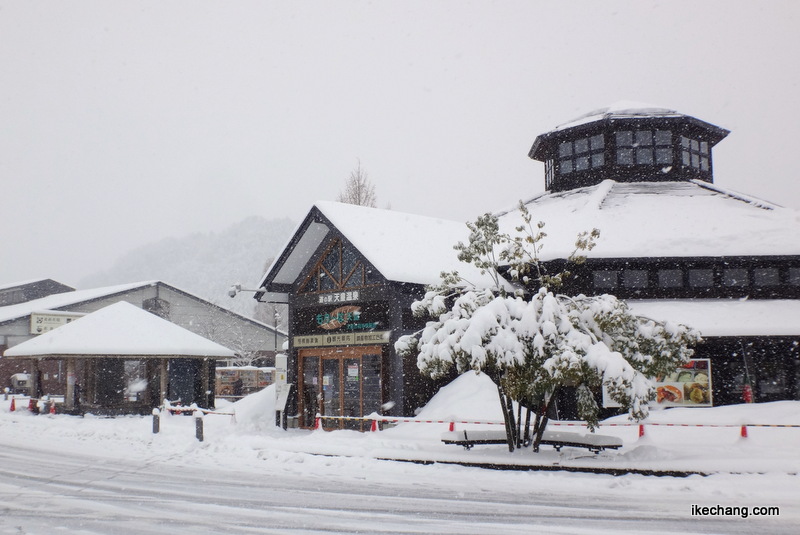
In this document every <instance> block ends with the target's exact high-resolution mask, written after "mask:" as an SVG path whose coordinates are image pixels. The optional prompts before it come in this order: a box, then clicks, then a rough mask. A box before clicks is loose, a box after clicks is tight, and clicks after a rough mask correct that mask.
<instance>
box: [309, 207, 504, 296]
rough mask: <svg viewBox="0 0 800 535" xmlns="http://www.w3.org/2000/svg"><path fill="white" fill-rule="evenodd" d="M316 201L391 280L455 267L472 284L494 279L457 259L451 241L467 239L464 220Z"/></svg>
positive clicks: (427, 278) (417, 278) (435, 277)
mask: <svg viewBox="0 0 800 535" xmlns="http://www.w3.org/2000/svg"><path fill="white" fill-rule="evenodd" d="M316 207H317V208H318V209H319V210H320V211H321V212H322V213H323V214H324V215H325V217H327V218H328V219H329V220H330V222H331V223H333V224H334V225H335V226H336V228H338V229H339V230H340V231H341V232H342V233H343V234H344V235H345V236H346V237H347V239H348V240H349V241H350V242H351V243H352V244H353V245H354V246H355V247H356V248H357V249H358V250H359V251H360V252H361V254H363V255H364V256H366V258H367V260H369V262H370V263H372V265H373V266H375V268H377V270H378V271H380V273H381V274H382V275H383V276H384V277H386V278H387V279H389V280H392V281H398V282H411V283H419V284H437V283H439V282H441V280H440V277H439V275H440V273H441V272H442V271H452V270H457V271H458V272H459V274H460V275H461V276H462V277H464V278H465V279H466V280H468V281H469V282H471V283H473V284H476V285H487V286H488V285H492V284H493V282H492V280H491V279H490V278H489V277H488V276H487V275H485V274H484V275H481V273H480V271H479V270H478V269H477V268H475V267H474V266H472V265H471V264H465V263H463V262H460V261H459V260H458V257H457V253H456V251H455V250H454V249H453V246H454V245H455V244H456V243H458V242H459V241H461V242H466V241H467V240H468V238H469V229H467V226H466V224H465V223H460V222H456V221H449V220H446V219H438V218H433V217H426V216H420V215H413V214H406V213H402V212H396V211H394V210H381V209H377V208H366V207H363V206H356V205H352V204H343V203H337V202H323V201H320V202H317V203H316Z"/></svg>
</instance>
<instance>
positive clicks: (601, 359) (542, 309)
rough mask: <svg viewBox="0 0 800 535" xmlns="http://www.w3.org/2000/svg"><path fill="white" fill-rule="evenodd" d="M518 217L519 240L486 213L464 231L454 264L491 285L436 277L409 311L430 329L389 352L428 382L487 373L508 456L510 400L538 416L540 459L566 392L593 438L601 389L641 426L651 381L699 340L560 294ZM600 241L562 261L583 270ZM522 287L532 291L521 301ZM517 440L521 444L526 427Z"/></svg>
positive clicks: (604, 304)
mask: <svg viewBox="0 0 800 535" xmlns="http://www.w3.org/2000/svg"><path fill="white" fill-rule="evenodd" d="M519 208H520V212H521V215H522V220H523V222H524V224H523V225H521V226H519V227H517V228H516V234H514V235H511V234H507V233H504V232H501V230H500V228H499V222H498V220H497V218H496V217H495V216H493V215H491V214H486V215H484V216H482V217H480V218H479V219H478V220H476V221H475V222H474V223H470V224H468V228H469V230H470V236H469V242H468V243H467V244H464V243H458V244H457V245H456V246H455V249H456V250H457V251H458V257H459V259H460V260H462V261H463V262H467V263H471V264H473V265H475V266H476V267H478V268H480V269H481V271H482V272H483V273H487V274H489V275H491V277H492V279H493V280H494V283H495V284H494V286H493V287H490V288H478V287H475V286H474V285H472V284H470V283H468V282H467V281H465V280H464V279H462V278H461V277H460V276H459V275H458V273H457V272H452V273H442V283H441V284H440V285H438V286H435V287H430V288H428V291H427V292H426V294H425V297H424V298H423V299H421V300H419V301H416V302H414V303H413V305H412V310H413V312H414V314H415V315H416V316H418V317H427V318H429V320H430V321H428V323H427V326H426V327H425V328H424V329H423V330H422V331H420V332H418V333H415V334H414V335H409V336H405V337H402V338H401V339H400V340H399V341H398V342H397V343H396V345H395V347H396V349H397V350H398V351H399V352H400V353H402V354H406V355H411V354H416V355H417V364H418V367H419V369H420V370H421V372H422V373H423V374H425V375H428V376H430V377H432V378H440V377H443V376H446V375H447V374H449V373H451V371H452V370H453V369H455V370H456V371H458V372H459V373H463V372H465V371H468V370H475V371H482V372H485V373H487V374H488V375H489V376H490V377H491V378H492V379H493V380H494V381H495V383H496V384H497V385H498V388H499V390H500V400H501V405H502V406H503V409H504V415H505V416H506V424H507V425H506V431H507V434H508V437H509V447H510V448H511V449H513V447H514V446H515V445H516V446H519V445H520V443H521V442H522V441H523V439H522V437H521V436H520V428H519V427H518V425H519V424H521V422H515V418H514V414H513V410H510V408H511V407H513V404H512V403H511V402H512V400H513V401H515V402H516V403H517V404H518V405H519V406H525V407H527V408H528V409H529V411H531V410H532V411H533V412H534V413H535V414H536V421H535V424H534V437H533V439H532V441H533V446H534V451H538V444H539V441H540V440H541V437H542V433H543V432H544V428H545V426H546V425H547V414H548V409H549V405H550V403H551V401H552V400H553V399H554V398H555V397H556V395H557V394H558V391H559V389H561V388H562V387H564V386H574V387H577V388H576V390H577V393H578V414H579V417H580V418H581V419H583V420H585V421H586V422H587V424H588V426H589V428H590V429H591V430H594V429H595V427H596V426H597V424H598V416H599V407H598V405H597V402H596V401H595V395H594V393H595V392H598V391H599V390H600V388H603V387H604V388H605V389H606V390H607V392H608V394H609V396H610V397H611V399H613V400H614V401H616V402H618V403H620V404H621V405H622V407H623V408H624V409H625V410H627V411H628V412H629V414H630V417H631V418H632V419H635V420H639V419H642V418H644V417H646V416H647V413H648V403H649V402H650V401H651V400H652V399H654V397H655V390H654V387H653V385H652V382H651V380H650V378H652V377H657V376H660V375H664V374H666V373H669V372H672V371H674V370H675V368H676V367H677V366H679V365H681V364H683V363H685V362H686V361H687V360H688V359H689V358H690V357H691V355H692V353H693V351H692V350H691V349H690V345H692V344H694V343H696V342H697V341H698V340H699V334H698V333H697V332H696V331H694V330H692V329H690V328H688V327H686V326H683V325H676V324H671V323H664V322H658V321H655V320H652V319H649V318H645V317H641V316H637V315H635V314H633V313H632V312H631V311H630V309H629V308H628V306H627V305H626V303H625V302H624V301H621V300H618V299H617V298H616V297H614V296H611V295H601V296H594V297H587V296H584V295H577V296H570V295H565V294H562V293H558V290H559V289H560V288H561V286H562V283H563V281H564V279H565V278H566V277H568V276H569V273H568V272H566V271H564V272H560V273H555V274H550V273H547V272H546V270H545V268H544V266H543V265H542V263H541V262H540V261H539V251H540V250H541V245H542V240H544V238H545V237H546V233H545V232H544V224H543V223H538V224H537V225H533V224H532V223H531V219H532V218H531V215H530V213H529V212H528V210H527V208H526V207H525V206H524V205H523V204H522V203H520V207H519ZM598 238H599V232H598V231H597V230H596V229H595V230H593V231H591V232H585V233H582V234H580V235H579V236H578V238H577V240H576V243H575V250H574V251H573V253H572V254H571V255H570V257H569V260H570V261H571V262H572V263H573V264H575V263H582V262H584V261H585V256H584V254H583V253H585V252H586V251H589V250H591V249H592V248H593V247H594V244H595V242H596V240H597V239H598ZM501 268H502V269H503V270H502V271H501ZM503 272H504V273H505V275H506V277H507V278H504V277H503V276H502V275H501V273H503ZM520 282H523V283H524V285H525V286H526V287H530V286H531V285H532V286H533V287H538V288H539V290H538V291H536V292H533V293H532V294H526V292H525V291H524V290H523V289H521V288H520V287H519V286H520V285H519V283H520ZM512 283H516V285H515V286H514V285H512ZM529 418H530V412H529V413H528V419H529ZM524 431H525V434H526V436H527V432H528V427H527V424H526V425H525V429H524Z"/></svg>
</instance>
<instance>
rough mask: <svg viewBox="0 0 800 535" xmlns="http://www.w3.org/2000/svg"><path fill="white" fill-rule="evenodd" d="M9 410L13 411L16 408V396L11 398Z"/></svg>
mask: <svg viewBox="0 0 800 535" xmlns="http://www.w3.org/2000/svg"><path fill="white" fill-rule="evenodd" d="M8 410H9V412H14V411H15V410H17V402H16V398H11V406H10V407H9V408H8Z"/></svg>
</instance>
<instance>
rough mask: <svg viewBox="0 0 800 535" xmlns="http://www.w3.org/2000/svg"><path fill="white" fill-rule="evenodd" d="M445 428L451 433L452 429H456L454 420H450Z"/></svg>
mask: <svg viewBox="0 0 800 535" xmlns="http://www.w3.org/2000/svg"><path fill="white" fill-rule="evenodd" d="M447 430H448V431H450V432H451V433H452V432H453V431H455V430H456V423H455V422H450V427H449V428H448V429H447Z"/></svg>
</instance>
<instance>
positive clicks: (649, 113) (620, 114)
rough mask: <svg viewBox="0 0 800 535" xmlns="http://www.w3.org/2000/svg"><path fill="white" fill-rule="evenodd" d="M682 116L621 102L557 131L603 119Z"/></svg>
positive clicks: (669, 110)
mask: <svg viewBox="0 0 800 535" xmlns="http://www.w3.org/2000/svg"><path fill="white" fill-rule="evenodd" d="M681 116H682V114H680V113H678V112H677V111H675V110H671V109H668V108H662V107H661V106H654V105H652V104H645V103H642V102H634V101H619V102H615V103H613V104H611V105H610V106H606V107H604V108H599V109H596V110H592V111H590V112H589V113H585V114H583V115H581V116H580V117H576V118H575V119H573V120H571V121H569V122H567V123H564V124H560V125H558V126H557V127H556V128H555V130H563V129H565V128H572V127H574V126H579V125H582V124H586V123H591V122H594V121H599V120H602V119H620V118H626V117H681Z"/></svg>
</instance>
